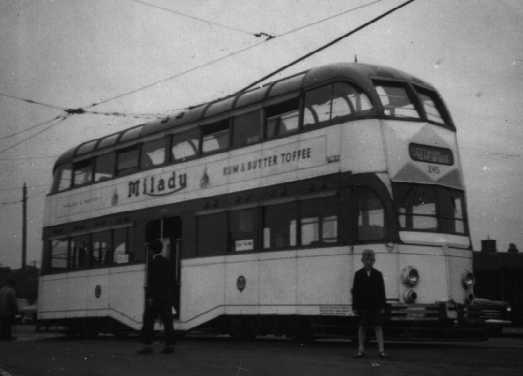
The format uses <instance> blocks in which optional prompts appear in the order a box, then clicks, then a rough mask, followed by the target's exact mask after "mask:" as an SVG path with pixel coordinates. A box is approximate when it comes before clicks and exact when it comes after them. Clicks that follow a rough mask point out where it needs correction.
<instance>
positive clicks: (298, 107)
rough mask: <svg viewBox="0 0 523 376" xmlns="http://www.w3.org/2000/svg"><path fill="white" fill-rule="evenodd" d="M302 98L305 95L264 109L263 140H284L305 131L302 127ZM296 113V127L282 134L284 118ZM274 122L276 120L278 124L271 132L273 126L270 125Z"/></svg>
mask: <svg viewBox="0 0 523 376" xmlns="http://www.w3.org/2000/svg"><path fill="white" fill-rule="evenodd" d="M302 97H303V95H301V94H300V95H297V96H296V97H293V98H290V99H287V100H285V101H283V102H279V103H275V104H272V105H270V106H267V107H264V108H263V133H264V137H263V139H265V140H272V139H277V138H283V137H287V136H290V135H292V134H296V133H299V132H300V131H301V130H302V129H303V127H302V125H301V124H302V117H303V110H302V107H303V106H302V102H303V100H302ZM295 112H296V113H297V115H296V117H297V122H296V127H295V128H292V129H290V130H288V131H285V132H282V131H281V130H282V128H281V124H282V120H281V119H282V117H283V116H285V115H288V114H291V113H295ZM273 120H276V121H277V123H276V124H275V126H274V127H275V128H274V129H273V130H271V129H270V127H271V126H270V124H269V123H270V122H272V121H273Z"/></svg>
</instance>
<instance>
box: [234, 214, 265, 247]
mask: <svg viewBox="0 0 523 376" xmlns="http://www.w3.org/2000/svg"><path fill="white" fill-rule="evenodd" d="M228 213H229V215H228V224H229V226H228V233H229V249H230V251H231V252H233V253H236V252H251V251H255V250H257V249H259V246H258V244H259V232H260V231H259V230H260V218H259V217H260V215H259V209H258V208H256V207H254V208H247V209H236V210H231V211H229V212H228ZM247 217H249V218H247ZM248 220H250V221H252V222H251V226H252V228H251V229H245V228H244V227H243V226H245V225H247V224H248V222H247V221H248ZM249 242H250V244H249Z"/></svg>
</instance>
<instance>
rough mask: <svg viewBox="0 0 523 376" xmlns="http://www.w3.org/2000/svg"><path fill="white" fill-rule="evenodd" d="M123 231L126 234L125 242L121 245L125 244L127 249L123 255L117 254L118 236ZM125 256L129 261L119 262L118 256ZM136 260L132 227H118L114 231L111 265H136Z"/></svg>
mask: <svg viewBox="0 0 523 376" xmlns="http://www.w3.org/2000/svg"><path fill="white" fill-rule="evenodd" d="M121 231H123V232H125V233H124V236H123V237H122V239H124V242H123V243H121V244H125V249H124V252H123V253H120V252H119V253H118V254H117V249H116V248H117V247H116V241H117V234H119V233H120V232H121ZM120 254H121V255H125V256H127V259H126V260H124V261H121V262H120V261H118V260H117V256H118V255H120ZM134 259H135V253H134V252H133V249H132V242H131V231H130V227H128V226H125V227H116V228H113V229H112V246H111V265H112V266H122V265H129V264H132V263H134V262H135V261H134Z"/></svg>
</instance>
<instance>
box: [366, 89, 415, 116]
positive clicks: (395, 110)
mask: <svg viewBox="0 0 523 376" xmlns="http://www.w3.org/2000/svg"><path fill="white" fill-rule="evenodd" d="M375 85H376V92H377V93H378V96H379V97H380V100H381V104H382V106H383V109H384V113H385V115H386V116H392V117H396V118H411V119H412V118H415V119H419V118H420V114H419V113H418V110H417V109H416V106H415V105H414V102H413V101H412V99H411V97H410V95H409V92H408V90H407V87H406V86H405V85H403V84H399V83H388V82H387V83H385V82H376V83H375Z"/></svg>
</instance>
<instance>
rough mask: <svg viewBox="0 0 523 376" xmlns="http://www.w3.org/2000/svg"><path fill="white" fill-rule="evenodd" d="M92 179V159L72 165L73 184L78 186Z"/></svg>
mask: <svg viewBox="0 0 523 376" xmlns="http://www.w3.org/2000/svg"><path fill="white" fill-rule="evenodd" d="M92 181H93V161H92V160H91V159H88V160H86V161H81V162H77V163H75V164H74V165H73V186H74V187H79V186H82V185H85V184H89V183H91V182H92Z"/></svg>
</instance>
